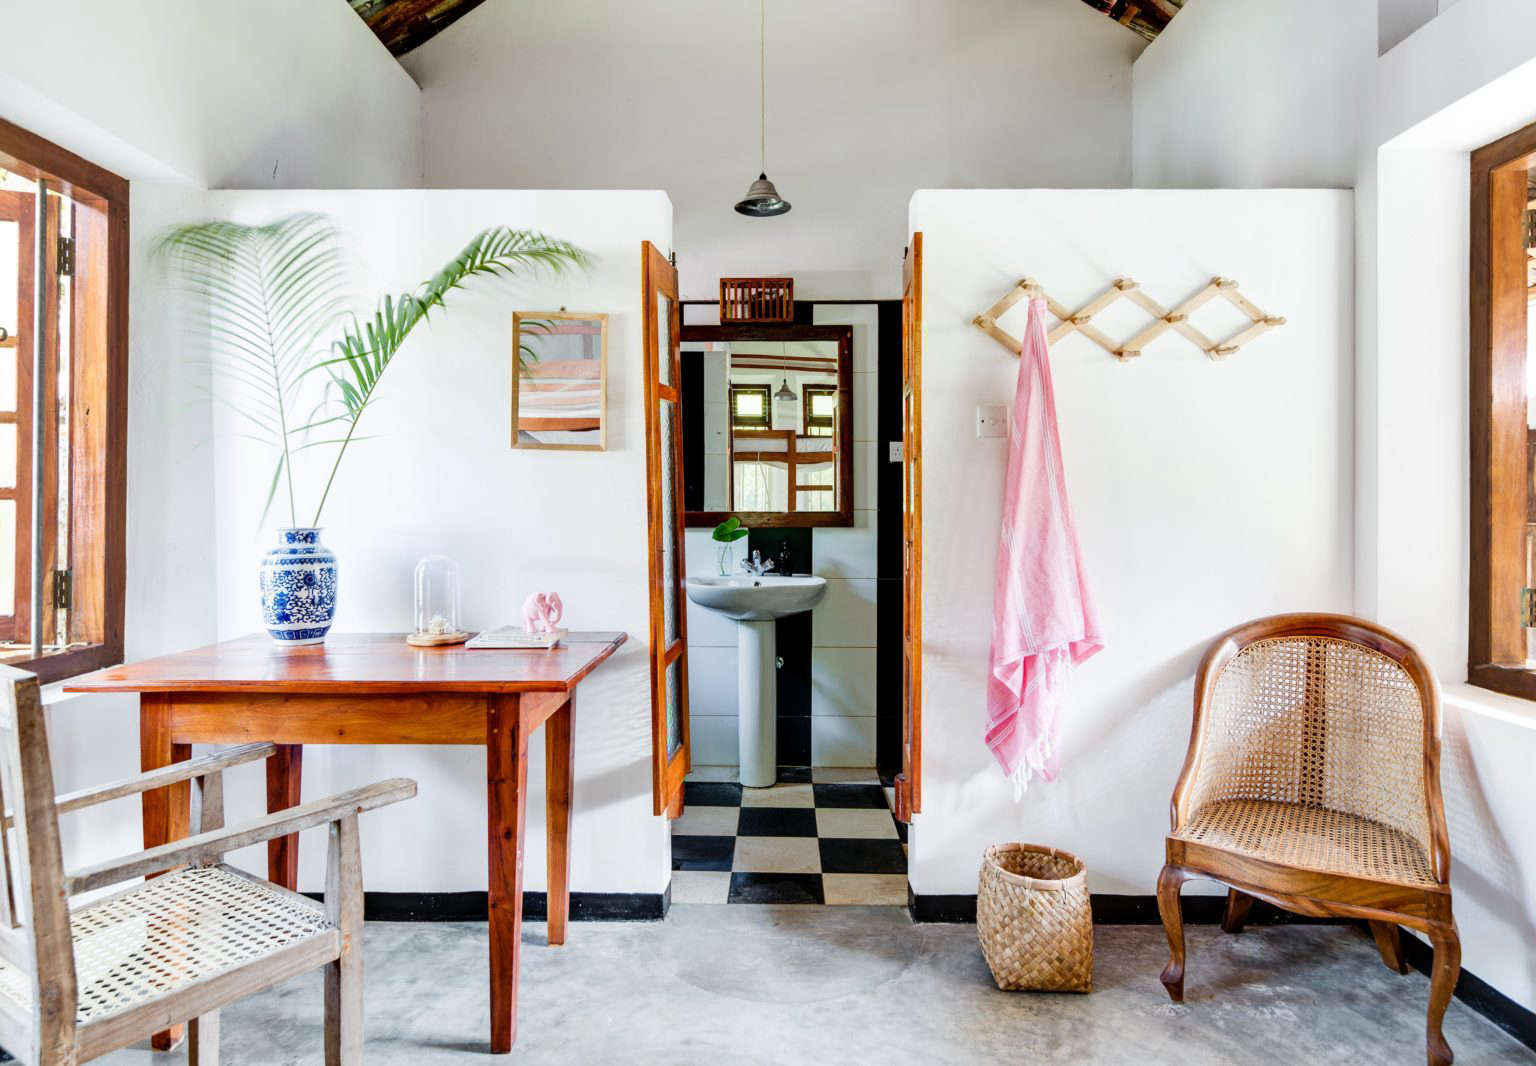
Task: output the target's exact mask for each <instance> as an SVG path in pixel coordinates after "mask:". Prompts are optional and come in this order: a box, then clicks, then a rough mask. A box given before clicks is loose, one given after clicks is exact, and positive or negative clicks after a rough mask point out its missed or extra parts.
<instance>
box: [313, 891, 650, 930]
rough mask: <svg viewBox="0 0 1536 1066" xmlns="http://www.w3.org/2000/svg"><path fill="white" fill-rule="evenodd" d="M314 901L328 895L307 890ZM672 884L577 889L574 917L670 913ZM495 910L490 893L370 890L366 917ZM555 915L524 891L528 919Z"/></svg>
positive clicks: (424, 918)
mask: <svg viewBox="0 0 1536 1066" xmlns="http://www.w3.org/2000/svg"><path fill="white" fill-rule="evenodd" d="M304 895H306V896H308V897H309V898H310V899H313V900H320V899H323V898H324V897H323V896H322V894H321V893H319V892H306V893H304ZM671 899H672V886H671V884H670V883H669V884H668V885H667V891H666V892H664V893H662V892H572V893H571V920H572V921H577V922H650V921H659V920H660V919H662V918H665V917H666V914H667V910H668V908H669V906H670V904H671ZM489 912H490V907H489V904H488V903H487V901H486V894H485V893H484V892H364V893H363V919H364V920H365V921H370V922H483V921H485V920H486V917H487V915H488V914H489ZM548 914H549V903H548V894H547V893H544V892H524V893H523V917H524V918H525V919H527V920H528V921H530V922H542V921H543V920H544V919H545V918H546V917H547V916H548Z"/></svg>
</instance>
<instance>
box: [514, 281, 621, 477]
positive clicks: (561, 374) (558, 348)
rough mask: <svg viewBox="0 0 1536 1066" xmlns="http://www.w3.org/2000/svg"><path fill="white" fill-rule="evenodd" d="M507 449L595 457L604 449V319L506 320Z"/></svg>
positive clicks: (535, 316)
mask: <svg viewBox="0 0 1536 1066" xmlns="http://www.w3.org/2000/svg"><path fill="white" fill-rule="evenodd" d="M512 335H513V342H512V351H513V358H514V365H513V373H512V447H514V448H546V449H553V450H560V451H580V452H600V451H602V450H603V449H604V448H606V447H607V446H608V316H607V315H603V314H575V313H572V312H569V311H563V310H562V311H518V312H517V313H515V314H514V315H513V316H512Z"/></svg>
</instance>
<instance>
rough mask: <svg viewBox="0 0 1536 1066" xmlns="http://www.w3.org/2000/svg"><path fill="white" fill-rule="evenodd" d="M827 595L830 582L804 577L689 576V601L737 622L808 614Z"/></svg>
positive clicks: (747, 575)
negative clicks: (806, 612) (805, 612)
mask: <svg viewBox="0 0 1536 1066" xmlns="http://www.w3.org/2000/svg"><path fill="white" fill-rule="evenodd" d="M826 594H827V579H826V578H824V577H815V576H812V575H805V576H802V577H775V576H774V575H772V574H765V575H763V576H761V577H759V576H758V575H756V574H742V575H741V576H739V577H690V578H689V579H688V598H689V599H691V600H692V601H693V602H694V603H697V604H698V605H699V606H700V607H708V608H709V609H710V610H712V611H718V612H719V613H720V614H723V615H725V617H727V618H731V619H734V620H735V621H738V622H767V621H771V620H773V619H775V618H783V617H784V616H785V615H786V614H798V613H799V612H801V611H809V610H810V609H811V608H812V607H815V606H816V605H817V604H818V603H820V602H821V598H822V597H823V596H825V595H826Z"/></svg>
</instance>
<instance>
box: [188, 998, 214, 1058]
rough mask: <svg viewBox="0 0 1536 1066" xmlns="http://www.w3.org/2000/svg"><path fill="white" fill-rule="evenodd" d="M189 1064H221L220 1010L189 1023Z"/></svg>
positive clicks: (210, 1012)
mask: <svg viewBox="0 0 1536 1066" xmlns="http://www.w3.org/2000/svg"><path fill="white" fill-rule="evenodd" d="M187 1066H219V1012H218V1011H216V1010H213V1011H209V1012H208V1013H207V1014H204V1015H200V1016H199V1017H196V1018H193V1019H192V1020H191V1021H190V1022H188V1023H187Z"/></svg>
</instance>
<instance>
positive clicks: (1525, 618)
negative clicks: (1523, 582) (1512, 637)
mask: <svg viewBox="0 0 1536 1066" xmlns="http://www.w3.org/2000/svg"><path fill="white" fill-rule="evenodd" d="M1520 624H1521V625H1522V626H1524V627H1525V628H1526V629H1536V589H1521V590H1520Z"/></svg>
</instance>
